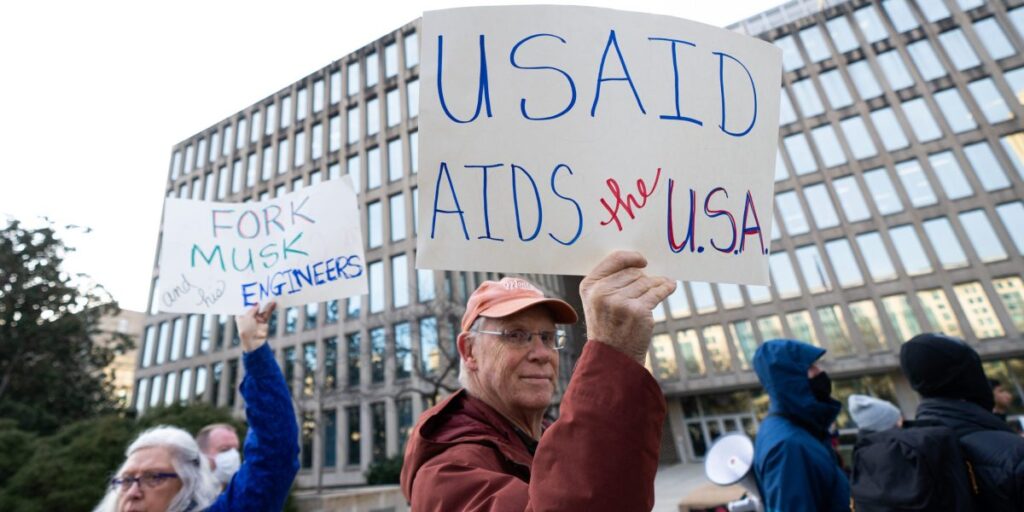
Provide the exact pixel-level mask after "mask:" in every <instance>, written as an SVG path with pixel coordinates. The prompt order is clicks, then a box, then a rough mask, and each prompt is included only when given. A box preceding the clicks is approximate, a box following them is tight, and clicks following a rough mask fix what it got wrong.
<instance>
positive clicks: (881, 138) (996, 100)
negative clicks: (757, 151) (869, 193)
mask: <svg viewBox="0 0 1024 512" xmlns="http://www.w3.org/2000/svg"><path fill="white" fill-rule="evenodd" d="M1006 77H1007V79H1009V80H1013V82H1015V85H1014V86H1013V87H1014V89H1013V90H1014V91H1019V92H1021V93H1024V68H1017V69H1015V70H1013V71H1011V72H1009V73H1007V75H1006ZM1018 82H1019V83H1018ZM969 90H971V91H972V92H973V93H974V94H975V99H976V100H977V104H978V106H979V110H980V111H981V112H982V113H983V114H984V115H985V116H986V118H987V119H986V120H985V121H987V122H988V123H996V122H1000V121H1004V120H1008V119H1012V118H1013V113H1012V111H1011V110H1010V109H1009V107H1008V106H1007V104H1006V103H1005V102H1004V101H1003V98H1002V97H1001V96H1000V95H999V94H998V92H997V91H996V90H995V86H994V84H993V82H992V80H991V79H990V78H984V79H980V80H976V81H974V82H971V83H970V84H969ZM932 99H933V100H934V101H935V102H936V104H937V105H938V112H941V113H942V115H943V118H944V119H945V121H946V124H947V126H949V129H950V130H951V133H953V134H955V135H959V134H962V133H965V132H968V131H972V130H976V129H978V128H979V126H980V125H979V123H978V121H977V120H976V119H975V118H974V115H973V114H972V113H971V110H969V108H968V107H967V105H966V104H965V103H964V100H963V98H962V97H961V95H960V93H959V92H958V90H957V89H945V90H943V91H940V92H938V93H936V94H935V95H933V96H932ZM782 114H783V115H786V116H792V117H793V119H795V118H796V114H795V113H794V112H793V111H792V107H788V106H787V100H785V95H784V96H783V102H782ZM900 115H902V116H904V117H905V119H906V121H907V125H908V126H909V127H910V129H911V131H912V133H913V136H914V138H915V139H916V140H917V141H918V142H922V143H924V142H930V141H933V140H937V139H939V138H941V137H942V136H943V129H942V128H941V127H940V126H939V124H938V122H937V121H936V118H935V116H934V115H932V109H931V108H929V106H928V105H926V104H925V99H924V98H920V97H919V98H914V99H911V100H908V101H905V102H903V103H901V104H900ZM808 135H809V136H808ZM1022 138H1024V137H1022V135H1021V134H1020V133H1017V134H1013V135H1009V136H1006V137H1003V138H1002V140H1001V143H1002V144H1001V145H1002V147H1003V149H1004V150H1005V151H1006V154H1007V155H1008V157H1009V158H1008V159H1009V160H1010V161H1011V162H1012V164H1013V165H1014V166H1015V167H1016V169H1017V170H1018V172H1020V173H1021V175H1024V163H1022V162H1024V151H1022V149H1024V147H1022V142H1021V141H1022ZM841 140H842V141H843V142H845V144H841V143H840V141H841ZM876 141H878V142H877V143H876ZM812 143H813V145H812ZM879 144H880V145H881V149H882V150H884V151H885V152H893V151H897V150H901V149H904V148H907V147H909V146H910V144H911V140H910V138H909V137H908V136H907V134H906V133H905V132H904V129H903V128H902V125H901V123H900V121H899V119H898V117H897V112H896V110H894V108H893V107H890V106H885V107H881V108H878V109H876V110H872V111H871V112H870V113H869V114H868V119H865V118H863V117H862V116H860V115H859V114H854V115H851V116H849V117H845V118H843V119H841V120H839V124H838V128H837V127H836V126H834V125H833V124H831V123H826V124H823V125H819V126H816V127H813V128H811V129H809V130H808V132H807V133H804V132H800V131H798V132H795V133H792V134H790V135H784V136H783V138H782V143H781V144H780V147H779V155H778V157H777V159H776V170H775V179H776V181H779V180H784V179H786V178H788V177H789V176H790V175H791V173H792V174H795V175H797V176H802V175H806V174H811V173H814V172H817V171H819V170H820V169H825V168H831V167H836V166H840V165H843V164H846V163H847V162H848V161H850V159H851V158H852V159H853V160H863V159H868V158H872V157H874V156H876V155H878V154H879V149H880V148H879ZM812 148H813V149H812ZM783 150H784V151H785V154H786V156H788V157H789V158H788V164H787V160H785V159H783V158H782V154H783ZM965 153H966V155H967V158H968V160H969V161H970V162H971V164H972V165H973V166H974V167H975V169H976V170H977V172H978V174H979V175H980V176H979V177H980V178H981V179H982V180H983V184H984V185H985V186H986V188H989V187H992V188H1005V187H1007V186H1009V184H1008V181H1007V180H1006V176H1005V173H1004V172H1003V171H1002V169H1001V166H1000V165H999V163H998V161H997V159H996V157H995V155H994V153H993V152H992V149H991V147H990V146H989V145H988V143H987V142H984V141H982V142H979V143H976V144H973V145H969V146H967V147H966V148H965ZM815 155H817V159H816V158H815ZM819 162H820V164H819ZM989 163H991V164H993V165H992V166H991V167H993V169H992V170H988V169H987V167H988V166H987V165H985V164H989ZM990 176H991V179H990V180H987V181H986V180H985V178H987V177H990Z"/></svg>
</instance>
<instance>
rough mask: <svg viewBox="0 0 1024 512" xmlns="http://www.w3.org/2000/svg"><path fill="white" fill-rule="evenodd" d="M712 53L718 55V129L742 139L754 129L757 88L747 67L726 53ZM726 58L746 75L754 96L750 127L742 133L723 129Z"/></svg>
mask: <svg viewBox="0 0 1024 512" xmlns="http://www.w3.org/2000/svg"><path fill="white" fill-rule="evenodd" d="M712 53H714V54H715V55H718V89H719V91H720V94H721V97H722V124H720V125H718V127H719V128H721V129H722V131H723V132H725V133H728V134H729V135H732V136H733V137H742V136H744V135H746V134H748V133H750V130H751V129H753V128H754V123H755V122H757V86H756V85H754V77H753V76H751V75H750V70H748V69H747V67H746V66H744V65H743V63H742V62H740V60H739V59H737V58H736V57H733V56H732V55H729V54H728V53H722V52H712ZM726 57H728V58H729V59H732V60H733V61H735V62H736V63H737V64H739V65H740V67H741V68H743V71H744V72H745V73H746V74H747V78H749V79H750V90H751V92H753V94H754V116H753V117H752V118H751V119H750V125H749V126H747V129H746V130H743V131H740V132H732V131H729V129H728V128H726V127H725V59H726Z"/></svg>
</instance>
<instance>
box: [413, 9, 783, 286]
mask: <svg viewBox="0 0 1024 512" xmlns="http://www.w3.org/2000/svg"><path fill="white" fill-rule="evenodd" d="M421 41H422V50H421V55H422V61H421V63H420V70H421V76H420V83H421V84H422V86H421V97H420V112H419V130H420V149H419V157H420V160H419V169H420V174H419V194H420V198H419V235H418V236H419V239H418V255H417V267H419V268H433V269H453V270H473V271H502V272H518V273H534V272H536V273H547V274H585V273H586V272H588V271H589V270H590V269H591V268H592V267H593V266H594V265H595V264H596V263H597V262H598V261H599V260H600V259H601V258H602V257H604V256H605V255H606V254H608V253H609V252H611V251H613V250H615V249H632V250H638V251H641V252H642V253H643V254H644V255H645V256H646V257H647V259H648V261H649V267H648V271H649V272H650V273H652V274H659V275H665V276H670V277H674V278H678V279H683V280H700V281H722V282H734V283H744V284H759V285H763V284H768V249H769V246H770V238H771V237H770V236H769V235H770V229H771V219H772V197H773V184H774V180H773V176H774V167H775V152H776V147H777V139H778V111H779V84H780V82H781V52H780V51H779V50H778V49H777V48H775V47H774V46H772V45H771V44H769V43H766V42H764V41H761V40H759V39H754V38H751V37H747V36H744V35H741V34H737V33H734V32H731V31H728V30H724V29H719V28H715V27H711V26H708V25H704V24H701V23H696V22H691V21H687V20H682V19H678V18H673V17H669V16H659V15H650V14H640V13H633V12H625V11H617V10H610V9H597V8H589V7H568V6H529V7H479V8H465V9H450V10H442V11H430V12H427V13H425V14H424V16H423V35H422V39H421Z"/></svg>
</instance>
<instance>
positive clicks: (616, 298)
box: [580, 251, 676, 364]
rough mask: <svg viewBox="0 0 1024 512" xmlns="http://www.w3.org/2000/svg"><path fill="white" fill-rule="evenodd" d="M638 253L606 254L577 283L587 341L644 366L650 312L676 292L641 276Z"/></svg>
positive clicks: (661, 280)
mask: <svg viewBox="0 0 1024 512" xmlns="http://www.w3.org/2000/svg"><path fill="white" fill-rule="evenodd" d="M646 266H647V259H646V258H644V257H643V255H642V254H640V253H638V252H627V251H616V252H613V253H612V254H609V255H608V256H607V257H605V258H604V259H603V260H601V262H600V263H598V264H597V265H596V266H595V267H594V269H593V270H591V271H590V273H589V274H587V276H586V277H584V278H583V281H582V282H581V283H580V297H582V298H583V311H584V314H585V316H586V323H587V338H589V339H591V340H595V341H600V342H602V343H605V344H607V345H610V346H612V347H613V348H615V349H616V350H619V351H620V352H623V353H625V354H626V355H628V356H629V357H631V358H633V359H634V360H635V361H636V362H638V363H640V364H644V357H645V356H646V354H647V347H648V346H649V345H650V342H651V333H652V332H653V331H654V316H653V315H652V314H651V310H653V309H654V307H655V306H657V305H658V304H660V303H661V301H663V300H665V298H666V297H668V296H669V295H671V294H672V292H673V291H675V289H676V282H675V281H673V280H671V279H668V278H665V277H652V276H648V275H647V274H645V273H644V271H643V268H644V267H646Z"/></svg>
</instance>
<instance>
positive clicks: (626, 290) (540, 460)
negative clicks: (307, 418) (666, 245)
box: [402, 252, 675, 512]
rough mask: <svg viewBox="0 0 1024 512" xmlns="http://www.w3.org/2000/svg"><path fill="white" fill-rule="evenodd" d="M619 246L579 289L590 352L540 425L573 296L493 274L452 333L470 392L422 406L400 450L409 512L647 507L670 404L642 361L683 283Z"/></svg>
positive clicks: (574, 316)
mask: <svg viewBox="0 0 1024 512" xmlns="http://www.w3.org/2000/svg"><path fill="white" fill-rule="evenodd" d="M646 265H647V260H646V259H645V258H644V257H643V256H642V255H640V254H639V253H635V252H615V253H613V254H611V255H610V256H608V257H606V258H605V259H604V260H602V261H601V262H600V263H598V265H597V266H596V267H594V269H593V270H592V271H591V272H590V274H588V275H587V276H586V277H585V278H584V279H583V282H582V284H581V285H580V294H581V296H582V298H583V307H584V312H585V315H586V322H587V338H588V339H589V342H588V343H587V344H586V345H585V346H584V349H583V354H582V356H581V357H580V359H579V362H578V364H577V366H576V369H575V372H574V375H573V378H572V381H571V383H570V384H569V387H568V389H567V390H566V392H565V396H564V398H563V400H562V405H561V416H560V418H559V419H558V420H557V421H556V422H555V423H553V424H552V425H551V426H550V427H548V428H546V429H545V425H544V423H543V421H542V420H543V415H544V411H545V410H546V409H547V407H548V406H549V405H550V403H551V398H552V396H553V394H554V392H555V379H556V376H557V374H558V354H557V352H556V351H557V350H558V349H559V348H561V346H562V343H563V339H564V336H563V335H562V333H561V332H560V331H558V330H557V329H556V324H572V323H575V322H576V320H577V314H576V312H575V311H574V310H573V309H572V307H571V306H569V304H567V303H565V302H563V301H561V300H559V299H553V298H546V297H544V295H543V294H542V293H541V292H540V291H539V290H537V289H536V288H535V287H534V286H533V285H531V284H530V283H529V282H527V281H525V280H522V279H515V278H505V279H502V280H501V281H500V282H494V281H488V282H485V283H483V284H482V285H480V287H479V288H477V290H476V291H475V292H474V293H473V295H472V296H471V297H470V298H469V301H468V304H467V305H466V314H465V315H464V316H463V318H462V332H461V334H459V338H458V348H459V355H460V357H461V363H462V374H461V375H460V380H461V381H462V383H463V385H464V388H465V389H462V390H460V391H458V392H456V393H455V394H453V395H452V396H450V397H449V398H448V399H447V400H445V401H444V402H442V403H440V404H438V405H437V406H435V407H434V408H432V409H430V410H429V411H427V412H425V413H424V414H423V416H421V418H420V421H419V423H418V424H417V426H416V428H415V430H414V431H413V434H412V437H411V438H410V440H409V444H408V445H407V447H406V453H405V465H404V466H403V468H402V491H403V492H404V493H405V496H406V498H407V499H408V500H409V501H410V503H411V504H412V508H413V510H415V511H438V512H440V511H453V510H460V511H461V510H493V511H508V510H587V511H601V510H608V511H617V512H619V511H629V510H650V509H651V507H652V506H653V505H654V475H655V472H656V469H657V464H658V446H659V443H660V441H661V427H662V423H663V421H664V419H665V399H664V397H663V395H662V393H661V389H660V388H659V387H658V383H657V382H656V381H655V380H654V378H653V377H652V376H651V375H650V373H648V372H647V370H646V369H645V368H644V367H643V362H644V356H645V354H646V353H647V347H648V344H649V343H650V339H651V331H652V329H653V325H654V320H653V317H652V315H651V310H652V309H653V308H654V306H656V305H657V304H658V303H660V302H661V301H662V300H664V299H665V298H666V297H668V296H669V295H670V294H671V293H672V291H673V290H675V282H674V281H671V280H668V279H666V278H662V277H652V276H648V275H647V274H645V273H644V271H643V268H644V267H645V266H646Z"/></svg>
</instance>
